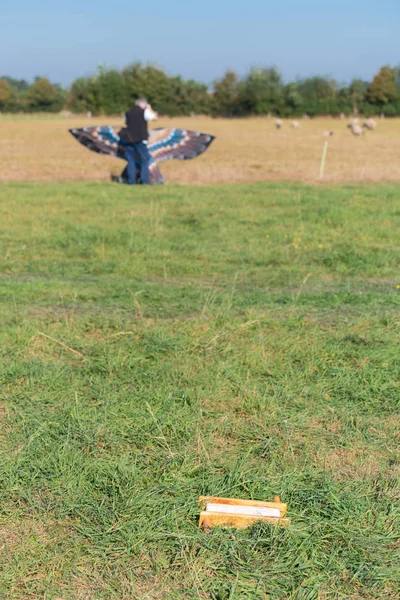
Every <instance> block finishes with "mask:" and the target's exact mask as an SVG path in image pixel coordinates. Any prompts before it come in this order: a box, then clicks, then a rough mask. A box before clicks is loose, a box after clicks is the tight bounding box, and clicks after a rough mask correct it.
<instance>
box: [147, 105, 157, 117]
mask: <svg viewBox="0 0 400 600" xmlns="http://www.w3.org/2000/svg"><path fill="white" fill-rule="evenodd" d="M144 118H145V119H146V121H156V120H157V119H158V114H157V113H156V112H155V111H154V110H153V109H152V107H151V104H148V105H147V106H146V108H145V109H144Z"/></svg>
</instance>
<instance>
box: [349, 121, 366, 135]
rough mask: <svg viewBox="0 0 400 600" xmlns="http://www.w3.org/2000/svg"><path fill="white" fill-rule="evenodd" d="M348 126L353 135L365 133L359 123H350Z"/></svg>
mask: <svg viewBox="0 0 400 600" xmlns="http://www.w3.org/2000/svg"><path fill="white" fill-rule="evenodd" d="M347 127H348V128H349V129H350V131H351V133H352V134H353V135H364V129H363V128H362V127H360V125H358V123H349V125H347Z"/></svg>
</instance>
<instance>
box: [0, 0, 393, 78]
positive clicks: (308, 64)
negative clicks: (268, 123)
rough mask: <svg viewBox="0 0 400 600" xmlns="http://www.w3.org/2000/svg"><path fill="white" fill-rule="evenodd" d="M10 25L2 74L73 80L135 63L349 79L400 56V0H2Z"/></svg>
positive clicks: (4, 30)
mask: <svg viewBox="0 0 400 600" xmlns="http://www.w3.org/2000/svg"><path fill="white" fill-rule="evenodd" d="M0 23H1V35H0V75H11V76H14V77H17V78H25V79H28V80H31V79H32V78H33V77H34V76H35V75H44V76H47V77H49V78H50V79H51V80H52V81H55V82H59V83H62V84H64V85H66V84H68V83H70V82H71V81H72V80H73V79H74V78H75V77H77V76H81V75H88V74H89V73H91V72H93V71H95V69H96V67H97V65H99V64H104V65H105V66H116V67H123V66H125V65H127V64H129V63H132V62H134V61H142V62H153V63H157V64H158V65H160V66H161V67H163V68H164V69H166V71H167V72H168V73H170V74H172V75H175V74H181V75H183V76H184V77H186V78H189V77H194V78H196V79H199V80H201V81H204V82H206V83H211V82H212V81H213V79H215V78H216V77H218V76H220V75H222V74H223V72H224V71H225V70H226V69H227V68H234V69H235V70H236V71H238V72H239V73H240V74H243V73H244V72H245V71H246V70H247V69H248V68H249V67H252V66H270V65H275V66H276V67H278V69H279V70H280V71H281V73H282V75H283V77H284V79H285V80H289V79H294V78H295V77H296V76H297V75H300V76H308V75H314V74H322V75H331V76H333V77H334V78H335V79H337V80H339V81H349V80H350V79H351V78H352V77H354V76H357V77H362V78H365V79H369V78H371V76H372V75H373V74H374V73H375V72H376V71H377V70H378V69H379V67H381V66H382V65H384V64H391V65H397V64H399V63H400V36H399V28H400V0H379V1H378V0H281V1H280V2H279V1H278V2H276V0H275V1H274V2H270V1H269V0H240V1H239V0H146V1H145V2H144V1H142V2H140V1H136V2H135V0H129V1H128V0H113V1H111V0H107V1H105V0H64V2H60V1H59V0H13V1H10V0H0Z"/></svg>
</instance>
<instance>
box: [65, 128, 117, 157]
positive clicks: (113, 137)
mask: <svg viewBox="0 0 400 600" xmlns="http://www.w3.org/2000/svg"><path fill="white" fill-rule="evenodd" d="M119 129H120V128H118V127H109V126H108V125H106V126H103V127H83V128H82V129H70V130H69V131H70V133H72V135H73V136H74V137H75V138H76V139H77V140H78V142H80V143H81V144H83V145H84V146H86V148H89V150H93V152H98V153H99V154H111V156H118V158H125V150H124V148H123V145H122V144H121V141H120V139H119V137H118V133H117V131H119Z"/></svg>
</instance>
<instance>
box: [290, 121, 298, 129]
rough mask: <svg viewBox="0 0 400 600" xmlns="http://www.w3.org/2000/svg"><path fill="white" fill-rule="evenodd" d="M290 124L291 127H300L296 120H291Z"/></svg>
mask: <svg viewBox="0 0 400 600" xmlns="http://www.w3.org/2000/svg"><path fill="white" fill-rule="evenodd" d="M291 125H292V127H293V129H300V123H299V122H298V121H292V123H291Z"/></svg>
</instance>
